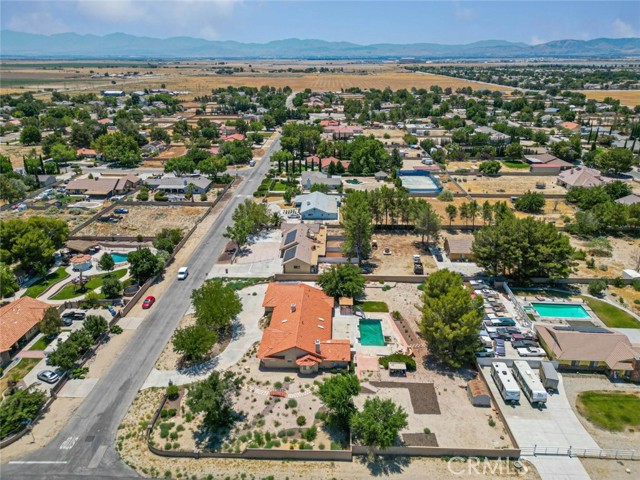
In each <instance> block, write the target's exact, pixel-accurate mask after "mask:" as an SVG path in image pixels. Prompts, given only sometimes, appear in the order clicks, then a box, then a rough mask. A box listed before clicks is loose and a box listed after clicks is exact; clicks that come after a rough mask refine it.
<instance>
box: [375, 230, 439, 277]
mask: <svg viewBox="0 0 640 480" xmlns="http://www.w3.org/2000/svg"><path fill="white" fill-rule="evenodd" d="M373 239H374V240H377V241H378V249H377V250H373V252H372V254H371V258H370V260H369V262H370V263H372V264H373V265H375V269H374V271H373V273H374V274H377V275H413V256H414V255H420V257H421V258H422V265H423V266H424V271H425V273H430V272H435V271H436V264H435V263H434V261H433V258H432V257H431V255H429V254H428V253H426V251H425V250H424V249H423V248H422V246H421V244H420V240H421V238H420V237H419V236H417V235H413V234H410V233H405V232H397V233H377V232H376V233H374V235H373ZM385 248H390V249H391V255H383V253H382V252H383V250H384V249H385Z"/></svg>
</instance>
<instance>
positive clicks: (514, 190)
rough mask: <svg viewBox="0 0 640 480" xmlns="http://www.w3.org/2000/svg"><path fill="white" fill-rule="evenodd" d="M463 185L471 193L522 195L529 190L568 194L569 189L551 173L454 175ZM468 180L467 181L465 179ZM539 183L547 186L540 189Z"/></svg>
mask: <svg viewBox="0 0 640 480" xmlns="http://www.w3.org/2000/svg"><path fill="white" fill-rule="evenodd" d="M452 176H453V177H454V178H455V179H456V180H457V181H458V183H460V184H461V185H462V187H463V188H464V189H465V190H466V191H467V192H469V193H470V194H472V195H473V194H474V193H496V192H498V193H509V194H513V195H522V194H523V193H524V192H526V191H527V190H531V191H532V192H534V191H537V192H540V193H553V194H566V193H567V190H566V189H565V188H564V187H561V186H560V185H558V184H557V183H556V177H554V176H550V175H542V176H533V175H532V176H505V175H502V176H499V177H484V176H472V175H464V176H461V175H460V176H456V175H455V174H453V175H452ZM465 180H466V181H465ZM537 183H544V184H545V188H543V189H539V188H537V187H536V184H537Z"/></svg>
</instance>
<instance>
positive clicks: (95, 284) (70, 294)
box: [51, 268, 127, 300]
mask: <svg viewBox="0 0 640 480" xmlns="http://www.w3.org/2000/svg"><path fill="white" fill-rule="evenodd" d="M111 274H112V275H114V276H115V277H116V278H117V279H121V278H122V277H124V276H125V275H126V274H127V269H126V268H123V269H120V270H115V271H113V272H111ZM107 275H108V273H101V274H100V275H95V276H93V277H91V280H89V281H88V282H87V283H86V284H85V287H86V289H85V291H84V293H87V292H90V291H92V290H95V289H96V288H99V287H100V286H102V279H103V278H104V277H106V276H107ZM77 288H78V286H77V285H74V284H73V283H71V284H69V285H67V286H66V287H64V288H63V289H62V290H60V291H59V292H58V293H56V294H55V295H54V296H53V297H51V300H69V299H70V298H75V297H78V296H80V295H81V293H79V292H77V291H76V290H77Z"/></svg>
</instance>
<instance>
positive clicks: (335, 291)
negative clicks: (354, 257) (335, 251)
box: [318, 264, 365, 298]
mask: <svg viewBox="0 0 640 480" xmlns="http://www.w3.org/2000/svg"><path fill="white" fill-rule="evenodd" d="M364 284H365V278H364V275H362V272H361V271H360V268H358V267H357V266H356V265H352V264H345V265H332V266H331V268H329V269H327V270H325V271H324V272H323V273H321V274H320V275H319V276H318V285H320V288H322V290H323V291H324V292H325V293H326V294H327V295H329V296H331V297H348V298H356V297H358V296H360V295H362V293H363V292H364Z"/></svg>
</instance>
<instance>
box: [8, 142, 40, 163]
mask: <svg viewBox="0 0 640 480" xmlns="http://www.w3.org/2000/svg"><path fill="white" fill-rule="evenodd" d="M34 148H35V149H36V153H37V154H38V155H40V153H42V147H40V145H37V146H29V147H25V146H22V145H15V144H14V145H6V144H1V145H0V155H4V156H6V157H9V159H10V160H11V165H12V166H13V168H24V161H23V159H22V157H24V156H26V155H28V154H29V152H30V151H31V150H32V149H34Z"/></svg>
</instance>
